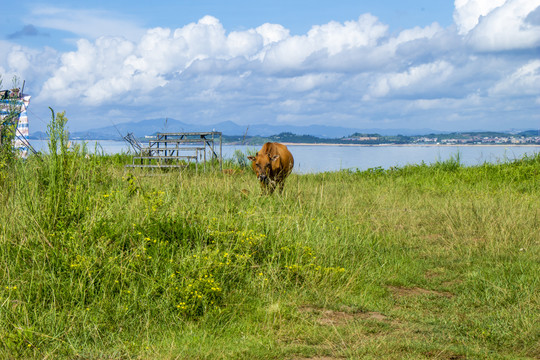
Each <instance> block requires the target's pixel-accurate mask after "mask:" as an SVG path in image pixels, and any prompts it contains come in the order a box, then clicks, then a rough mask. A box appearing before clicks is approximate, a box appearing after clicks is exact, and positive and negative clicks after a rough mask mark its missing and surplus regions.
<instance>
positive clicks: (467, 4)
mask: <svg viewBox="0 0 540 360" xmlns="http://www.w3.org/2000/svg"><path fill="white" fill-rule="evenodd" d="M506 1H507V0H455V1H454V6H455V10H454V21H455V23H456V25H457V27H458V30H459V33H460V34H461V35H465V34H467V33H468V32H469V31H471V30H472V29H474V28H475V27H476V25H478V22H479V20H480V18H481V17H483V16H486V15H488V14H489V13H490V12H491V11H493V10H494V9H496V8H498V7H499V6H501V5H503V4H504V3H505V2H506Z"/></svg>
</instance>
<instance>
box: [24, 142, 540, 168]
mask: <svg viewBox="0 0 540 360" xmlns="http://www.w3.org/2000/svg"><path fill="white" fill-rule="evenodd" d="M74 142H75V143H81V142H82V141H74ZM30 143H31V145H32V146H33V147H34V148H35V149H36V150H37V151H47V141H45V140H30ZM85 143H86V146H87V148H88V150H89V152H91V153H95V152H98V153H105V154H117V153H127V152H129V151H130V147H129V145H128V144H127V143H125V142H123V141H112V140H99V141H93V140H89V141H85ZM218 148H219V147H218ZM288 148H289V150H290V151H291V153H292V154H293V156H294V172H296V173H303V174H305V173H318V172H325V171H338V170H343V169H358V170H367V169H370V168H377V167H380V168H383V169H389V168H391V167H399V166H405V165H408V164H420V163H422V162H423V163H426V164H431V163H435V162H437V161H446V160H449V159H452V158H456V157H459V160H460V162H461V163H462V164H463V165H467V166H472V165H481V164H483V163H485V162H488V163H502V162H508V161H512V160H516V159H520V158H522V157H523V156H524V155H529V156H531V155H534V154H538V153H540V145H538V146H520V145H516V146H509V145H486V146H482V145H472V146H434V145H427V146H419V145H411V146H407V145H405V146H403V145H400V146H391V145H385V146H343V145H288ZM259 149H260V146H245V145H223V158H224V159H232V158H233V157H234V153H235V151H236V150H240V151H242V152H243V153H244V154H246V153H255V152H256V151H257V150H259ZM131 151H132V152H133V150H131Z"/></svg>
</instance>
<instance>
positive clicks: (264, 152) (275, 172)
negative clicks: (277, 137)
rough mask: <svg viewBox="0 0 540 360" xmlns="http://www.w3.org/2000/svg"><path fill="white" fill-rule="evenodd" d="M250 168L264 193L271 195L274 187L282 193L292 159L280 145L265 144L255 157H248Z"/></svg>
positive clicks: (292, 164) (283, 146) (292, 162)
mask: <svg viewBox="0 0 540 360" xmlns="http://www.w3.org/2000/svg"><path fill="white" fill-rule="evenodd" d="M248 159H249V160H251V161H252V162H251V167H252V168H253V171H255V174H256V175H257V179H259V181H260V182H261V188H262V190H263V192H265V193H269V194H271V193H273V192H274V190H275V189H276V186H278V187H279V191H280V192H282V191H283V185H284V182H285V178H286V177H287V176H288V175H289V174H290V173H291V171H292V168H293V166H294V159H293V156H292V154H291V153H290V151H289V149H287V147H286V146H285V145H283V144H280V143H271V142H267V143H266V144H264V145H263V147H262V149H261V150H259V152H258V153H257V154H255V156H248Z"/></svg>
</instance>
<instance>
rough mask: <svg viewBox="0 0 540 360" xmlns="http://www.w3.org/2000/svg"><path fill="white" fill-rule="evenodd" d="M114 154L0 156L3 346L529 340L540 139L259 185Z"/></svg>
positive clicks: (255, 347)
mask: <svg viewBox="0 0 540 360" xmlns="http://www.w3.org/2000/svg"><path fill="white" fill-rule="evenodd" d="M58 141H59V142H61V141H62V139H61V138H58ZM127 163H130V160H129V156H127V155H115V156H91V155H88V154H86V152H85V151H84V149H75V150H73V149H64V152H63V153H62V152H60V153H59V154H57V156H52V155H49V156H45V157H43V160H39V159H38V158H35V157H33V158H30V159H28V160H27V161H24V162H23V161H16V162H15V163H14V164H13V165H12V166H10V167H5V168H3V169H2V170H1V171H2V172H1V175H2V176H0V204H1V205H0V279H1V280H0V358H6V359H10V358H40V359H41V358H70V359H73V358H80V359H103V358H114V359H116V358H142V359H154V358H162V359H174V358H186V359H307V358H314V359H333V358H335V359H345V358H350V359H356V358H366V359H381V358H388V359H395V358H410V359H422V358H424V359H430V358H436V359H460V358H463V359H465V358H471V359H474V358H479V359H531V358H538V357H540V347H539V345H538V341H539V335H540V328H539V325H538V314H539V310H540V309H539V293H540V292H539V290H540V289H539V276H538V274H539V273H540V266H539V264H540V263H539V259H540V257H539V255H540V254H539V240H540V231H539V229H540V206H539V204H540V181H539V180H540V156H536V157H531V158H524V159H522V160H519V161H516V162H512V163H508V164H497V165H489V164H485V165H482V166H477V167H463V166H461V165H460V164H459V159H458V160H457V161H456V159H451V160H449V161H446V162H440V163H437V164H434V165H431V166H428V165H418V166H407V167H404V168H395V169H391V170H381V169H372V170H369V171H365V172H350V171H342V172H335V173H322V174H312V175H296V174H293V175H291V176H290V177H289V179H288V180H287V184H286V186H285V191H284V193H283V194H281V195H279V194H275V195H273V196H261V195H260V189H259V185H258V184H257V181H256V179H255V176H254V175H253V174H251V172H250V170H249V169H245V170H242V169H237V170H238V171H236V172H234V173H233V174H225V173H221V172H207V173H202V172H199V173H195V172H194V171H191V170H186V171H182V172H173V171H170V172H152V171H146V170H126V169H124V167H123V164H127Z"/></svg>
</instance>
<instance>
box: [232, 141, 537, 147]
mask: <svg viewBox="0 0 540 360" xmlns="http://www.w3.org/2000/svg"><path fill="white" fill-rule="evenodd" d="M282 144H283V145H286V146H344V147H347V146H363V147H390V146H395V147H406V146H411V147H451V146H454V147H455V146H467V147H474V146H478V147H489V146H507V147H516V146H520V147H540V144H333V143H289V142H283V143H282ZM224 145H227V144H224Z"/></svg>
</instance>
